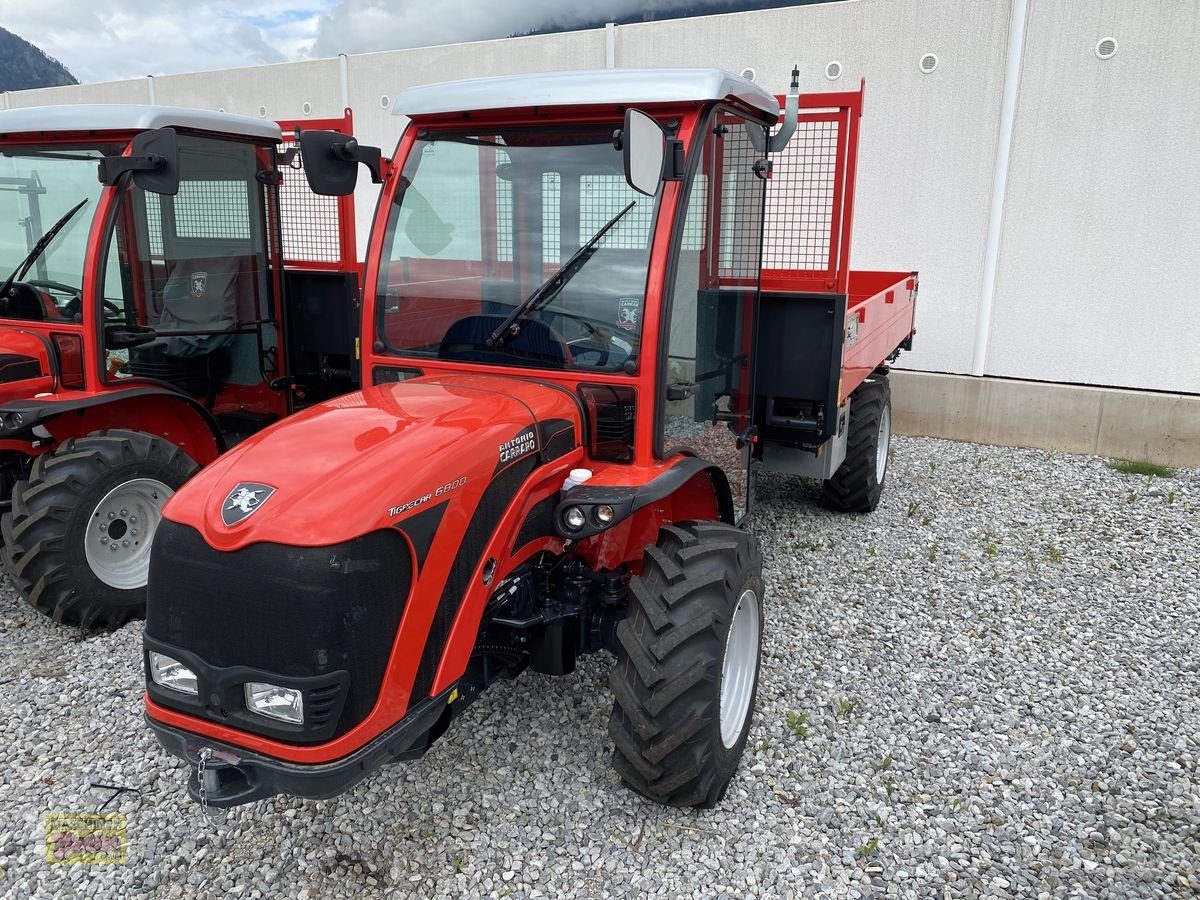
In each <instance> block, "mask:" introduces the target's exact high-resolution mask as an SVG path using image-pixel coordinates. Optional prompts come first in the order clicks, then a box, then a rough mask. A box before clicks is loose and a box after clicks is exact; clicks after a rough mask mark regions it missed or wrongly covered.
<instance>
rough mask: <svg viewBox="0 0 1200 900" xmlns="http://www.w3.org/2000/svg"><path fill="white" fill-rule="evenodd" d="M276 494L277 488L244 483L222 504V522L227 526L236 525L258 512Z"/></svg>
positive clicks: (230, 493) (231, 492)
mask: <svg viewBox="0 0 1200 900" xmlns="http://www.w3.org/2000/svg"><path fill="white" fill-rule="evenodd" d="M274 493H275V488H273V487H271V486H270V485H269V484H257V483H255V482H243V483H241V484H239V485H237V486H236V487H235V488H234V489H233V490H232V491H230V492H229V496H228V497H226V498H225V502H224V503H223V504H221V521H222V522H224V523H225V524H226V525H231V526H232V525H236V524H237V523H238V522H241V521H242V520H243V519H246V518H249V517H250V515H252V514H253V513H255V512H257V511H258V509H259V508H260V507H262V505H263V504H264V503H266V502H267V500H268V499H269V498H270V496H271V495H272V494H274Z"/></svg>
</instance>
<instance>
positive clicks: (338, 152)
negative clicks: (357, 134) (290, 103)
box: [299, 131, 383, 197]
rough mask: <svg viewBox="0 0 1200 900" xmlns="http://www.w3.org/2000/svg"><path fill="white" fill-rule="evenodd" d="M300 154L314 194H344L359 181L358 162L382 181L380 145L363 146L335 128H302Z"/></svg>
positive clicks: (377, 181)
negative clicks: (306, 129) (315, 129)
mask: <svg viewBox="0 0 1200 900" xmlns="http://www.w3.org/2000/svg"><path fill="white" fill-rule="evenodd" d="M299 144H300V156H301V158H302V159H303V161H304V175H305V177H306V178H307V179H308V186H309V187H310V188H312V190H313V193H315V194H323V195H325V196H327V197H344V196H346V195H347V194H352V193H354V186H355V185H356V184H358V164H359V163H362V164H363V165H365V166H366V167H367V169H368V170H369V171H370V172H371V180H372V181H373V182H375V183H376V184H379V183H380V182H382V181H383V176H382V167H383V162H382V160H383V154H382V152H381V151H380V149H379V148H378V147H365V146H362V145H360V144H359V143H358V141H356V140H355V139H354V138H352V137H347V136H346V135H344V134H338V133H337V132H336V131H301V132H300V138H299Z"/></svg>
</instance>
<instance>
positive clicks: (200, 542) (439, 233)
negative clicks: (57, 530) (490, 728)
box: [144, 69, 917, 807]
mask: <svg viewBox="0 0 1200 900" xmlns="http://www.w3.org/2000/svg"><path fill="white" fill-rule="evenodd" d="M861 103H862V93H861V91H851V92H845V93H834V94H822V95H813V96H798V95H797V94H795V93H793V94H791V95H789V96H788V97H786V98H782V99H781V98H777V97H775V96H772V95H771V94H769V93H767V92H766V91H764V90H763V89H762V88H760V87H758V86H757V85H755V84H753V83H752V82H750V81H747V80H745V79H742V78H738V77H735V76H732V75H729V74H727V73H725V72H722V71H719V70H714V69H696V70H692V69H683V70H670V69H661V70H640V71H639V70H627V69H615V70H606V71H584V72H564V73H554V74H536V75H518V76H510V77H502V78H490V79H482V80H471V81H460V82H454V83H450V84H441V85H432V86H428V87H417V88H412V89H409V90H407V91H405V92H404V93H402V94H400V95H399V96H398V97H397V98H396V99H395V101H394V103H393V109H394V110H396V111H397V112H398V113H400V114H403V115H406V116H408V117H409V118H410V120H411V121H410V123H409V124H408V126H407V128H406V129H405V131H404V134H403V136H402V138H401V139H400V144H399V148H398V149H397V151H396V155H395V157H394V159H393V160H390V161H389V160H386V159H383V158H381V157H380V156H379V152H378V151H377V150H370V149H369V148H365V147H360V146H358V145H357V144H355V143H354V142H352V141H348V140H347V139H346V138H345V137H344V136H339V135H336V134H319V133H308V132H306V133H305V134H304V135H302V137H301V147H302V153H303V156H304V159H305V161H306V166H307V172H308V177H309V179H310V182H311V183H312V186H313V188H314V189H315V190H316V191H318V192H330V193H345V192H348V191H350V190H352V189H353V186H354V181H355V177H356V172H357V168H356V161H363V162H367V163H368V164H370V165H371V166H373V167H376V168H377V170H378V171H379V172H380V174H381V175H382V176H383V189H382V195H381V198H380V201H379V207H378V213H377V217H376V220H375V226H374V230H373V232H372V235H371V241H370V249H369V253H368V259H367V264H366V272H365V285H366V287H365V290H364V299H363V324H362V332H363V341H364V352H363V382H364V384H369V385H370V386H369V387H364V388H363V389H362V390H361V391H356V392H353V393H348V394H345V395H343V396H341V397H337V398H335V399H332V400H329V401H326V402H324V403H321V404H318V405H316V406H313V407H310V408H309V409H306V410H303V411H301V412H298V413H296V414H295V415H293V416H291V417H289V418H288V419H287V420H286V421H284V422H280V423H278V424H276V425H273V426H271V427H270V428H267V429H265V430H264V431H262V432H260V433H259V434H257V435H255V436H253V437H251V438H248V439H247V440H246V441H244V442H243V443H241V444H240V445H239V446H238V447H236V448H234V449H233V450H232V451H230V452H229V453H227V454H225V455H224V456H223V457H221V458H220V459H219V460H217V461H216V462H215V463H212V464H211V465H209V466H208V467H207V468H205V469H204V470H203V471H202V472H200V474H198V475H197V476H196V477H195V478H193V479H192V480H191V481H190V482H188V484H187V485H186V486H185V487H184V488H183V489H182V490H180V491H178V492H177V493H176V494H175V496H174V497H173V498H172V499H171V501H170V502H169V503H168V504H167V506H166V508H165V509H164V512H163V515H164V518H163V521H162V523H161V525H160V526H159V531H158V534H157V535H156V538H155V542H154V547H153V551H152V558H151V564H150V582H149V602H148V611H147V620H146V629H145V637H144V642H145V665H146V674H147V677H146V715H147V718H148V721H149V724H150V726H151V728H153V730H154V731H155V733H156V734H157V736H158V738H159V740H160V741H161V742H162V744H163V745H164V746H165V747H166V748H167V749H168V750H169V751H170V752H172V753H174V754H176V755H178V756H180V757H182V758H184V759H186V760H187V761H188V762H190V763H191V764H192V765H193V767H194V769H193V774H192V777H191V778H190V781H189V790H190V792H191V795H192V796H193V797H194V798H196V799H198V800H200V801H201V802H202V803H203V804H204V805H205V806H206V807H207V806H214V807H220V806H232V805H236V804H240V803H246V802H249V801H252V800H256V799H259V798H262V797H267V796H270V795H272V794H276V793H281V792H282V793H288V794H295V795H299V796H303V797H329V796H332V795H334V794H337V793H339V792H341V791H344V790H346V789H348V788H349V787H350V786H351V785H353V784H354V783H355V782H357V781H358V780H359V779H361V778H363V777H364V776H365V775H367V774H368V773H369V772H371V771H372V770H374V769H375V768H377V767H378V766H380V765H381V764H383V763H386V762H390V761H392V760H397V759H405V758H410V757H414V756H418V755H420V754H421V753H423V752H424V751H425V750H426V749H427V748H428V747H429V746H430V744H431V743H432V742H433V741H434V740H435V739H436V738H437V737H438V736H439V735H440V734H442V733H443V732H444V731H445V730H446V728H447V727H448V726H449V725H450V723H451V721H452V720H453V719H454V718H455V716H456V715H457V714H458V713H459V712H461V711H462V709H463V708H464V707H466V706H467V705H468V704H469V703H470V702H471V701H472V700H474V699H475V698H476V697H478V696H479V695H480V693H481V692H482V691H483V690H484V689H486V688H487V687H488V685H489V684H491V683H493V682H494V681H495V680H496V679H498V678H510V677H513V676H514V675H516V674H517V673H519V672H520V671H522V670H523V669H524V668H526V667H528V668H531V669H533V670H535V671H537V672H543V673H548V674H555V675H561V674H564V673H567V672H570V671H572V670H573V668H574V666H575V662H576V659H577V657H579V656H580V655H583V654H587V653H592V652H595V651H598V650H608V651H610V652H611V653H613V654H614V655H615V656H616V660H617V662H616V666H615V668H614V669H613V671H612V676H611V680H610V684H611V687H612V692H613V699H614V706H613V712H612V718H611V724H610V735H611V737H612V740H613V743H614V744H615V747H616V749H615V752H614V755H613V761H614V765H615V767H616V770H617V772H618V774H619V775H620V778H621V779H622V780H623V781H624V782H625V783H627V784H628V785H629V786H631V787H632V788H633V789H634V790H636V791H638V792H639V793H641V794H643V795H645V796H646V797H649V798H651V799H653V800H656V801H659V802H662V803H668V804H674V805H680V806H712V805H714V804H715V803H717V802H718V801H719V800H720V799H721V797H722V796H723V795H724V793H725V790H726V788H727V786H728V784H729V781H730V779H731V777H732V776H733V773H734V770H735V768H736V767H737V764H738V761H739V759H740V757H741V754H742V749H743V747H744V745H745V742H746V736H747V733H748V731H749V728H750V721H751V715H752V710H753V707H754V698H755V693H756V689H757V684H758V674H759V660H760V654H761V642H762V635H763V628H764V621H765V609H764V606H763V577H762V563H761V560H760V557H759V551H758V547H757V545H756V543H755V540H754V538H753V537H752V536H751V535H750V534H749V533H748V532H747V531H746V530H744V529H743V528H742V527H741V525H742V523H743V522H744V521H745V517H746V514H747V512H748V510H749V509H750V505H751V502H752V499H753V491H752V487H753V485H752V478H751V476H752V474H753V473H754V471H755V470H756V469H757V468H760V467H767V468H776V469H782V470H785V471H791V472H799V473H801V474H805V475H810V476H813V477H817V478H821V479H823V480H824V481H825V484H826V495H827V496H828V498H829V500H830V502H832V503H833V504H834V505H835V506H837V507H839V508H841V509H848V510H856V511H867V510H870V509H872V508H873V507H874V506H875V504H876V503H877V502H878V499H879V491H880V489H881V488H882V486H883V481H884V474H885V470H886V466H887V445H888V439H889V435H890V424H889V423H890V412H889V410H890V401H889V394H888V382H887V370H886V369H885V368H883V366H884V364H885V362H886V361H887V360H889V359H891V358H892V357H894V356H895V355H896V354H897V353H898V352H899V350H900V348H902V347H905V346H907V345H908V342H909V341H910V339H911V337H912V334H913V309H914V302H915V296H916V289H917V280H916V276H915V274H914V273H911V272H851V271H850V270H849V268H848V261H849V254H850V232H851V212H852V210H853V199H854V198H853V193H854V166H855V150H856V144H857V139H858V129H859V116H860V111H861ZM781 105H782V109H781ZM781 119H782V123H781ZM777 126H778V130H777V131H776V127H777Z"/></svg>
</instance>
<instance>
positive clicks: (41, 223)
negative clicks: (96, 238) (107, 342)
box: [0, 145, 104, 319]
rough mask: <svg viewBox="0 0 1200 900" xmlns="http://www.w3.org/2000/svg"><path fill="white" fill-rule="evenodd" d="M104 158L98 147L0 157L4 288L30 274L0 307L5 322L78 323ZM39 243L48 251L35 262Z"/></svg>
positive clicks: (8, 152)
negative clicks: (50, 320)
mask: <svg viewBox="0 0 1200 900" xmlns="http://www.w3.org/2000/svg"><path fill="white" fill-rule="evenodd" d="M102 156H103V153H102V151H101V150H99V149H97V148H95V147H89V148H75V147H61V146H57V145H56V146H53V147H10V148H6V149H4V150H3V151H2V152H0V281H2V280H3V279H6V278H8V277H9V276H11V275H13V274H14V273H17V272H18V269H19V268H25V267H26V266H27V269H26V271H25V272H24V274H20V277H19V278H18V279H17V281H16V283H15V284H14V285H13V286H12V290H11V291H10V292H7V294H8V295H7V296H6V297H5V298H4V302H3V303H0V316H5V317H8V318H20V319H46V318H60V317H62V318H73V317H74V315H75V313H77V312H78V308H79V292H80V290H81V287H82V284H83V262H84V256H85V254H86V252H87V241H88V232H89V230H90V228H91V222H92V216H93V214H94V213H95V211H96V201H97V200H98V198H99V196H100V192H101V191H102V190H103V189H104V185H102V184H101V183H100V181H99V179H98V178H97V175H96V163H97V161H98V160H99V159H100V158H101V157H102ZM81 203H82V204H83V205H82V206H81V207H80V208H79V210H78V211H77V212H76V213H75V214H74V215H72V216H70V217H68V218H66V219H65V221H64V222H63V224H62V225H61V227H60V228H59V230H58V233H57V234H55V235H54V236H53V238H52V239H51V240H49V241H48V242H46V241H44V239H45V238H46V237H47V235H48V234H49V233H50V231H51V230H52V229H53V227H54V225H55V224H56V223H58V222H59V221H60V220H63V219H64V217H67V214H68V213H69V212H70V210H71V209H72V207H75V206H78V205H79V204H81ZM39 241H41V242H43V243H44V246H43V247H42V248H41V249H40V252H38V253H36V255H35V256H34V257H33V258H32V259H30V255H31V253H32V252H33V251H35V250H37V249H38V243H39ZM31 288H32V289H33V290H31Z"/></svg>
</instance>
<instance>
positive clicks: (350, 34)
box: [0, 0, 714, 82]
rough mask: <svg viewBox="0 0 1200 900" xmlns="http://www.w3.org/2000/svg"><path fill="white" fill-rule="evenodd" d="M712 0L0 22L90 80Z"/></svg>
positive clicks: (306, 2) (279, 4) (376, 1)
mask: <svg viewBox="0 0 1200 900" xmlns="http://www.w3.org/2000/svg"><path fill="white" fill-rule="evenodd" d="M711 2H714V0H607V2H606V3H605V4H604V5H603V6H597V5H595V4H593V3H589V2H587V0H243V2H240V3H239V2H236V0H103V2H100V3H97V2H94V0H0V25H3V26H4V27H5V28H7V29H8V30H9V31H11V32H13V33H14V34H17V35H20V36H21V37H23V38H25V39H26V40H27V41H30V42H32V43H34V44H36V45H37V46H39V47H41V48H42V49H43V50H45V51H46V52H47V53H49V54H50V55H51V56H53V57H55V58H56V59H57V60H58V61H59V62H61V63H62V64H63V65H65V66H66V67H67V68H68V69H70V70H71V72H72V73H73V74H74V75H75V77H76V78H78V79H79V80H80V81H84V82H91V81H115V80H119V79H123V78H136V77H138V76H141V75H165V74H171V73H175V72H197V71H203V70H206V69H224V68H232V67H236V66H247V65H258V64H262V63H277V62H285V61H289V60H295V59H307V58H310V57H324V56H336V55H337V54H338V53H364V52H368V51H372V50H395V49H398V48H402V47H420V46H428V45H430V44H445V43H453V42H457V41H474V40H484V39H487V38H497V37H504V36H506V35H509V34H514V33H518V32H522V31H528V30H529V29H531V28H535V27H539V26H541V25H544V24H558V25H563V26H571V25H573V24H578V23H579V22H581V21H587V20H591V19H594V18H595V17H597V16H601V15H607V16H610V17H619V16H625V15H629V14H630V13H635V12H639V11H641V10H647V9H658V10H666V9H671V8H678V7H681V6H691V7H697V6H704V5H707V4H708V3H711ZM597 10H601V11H600V12H598V11H597Z"/></svg>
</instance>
